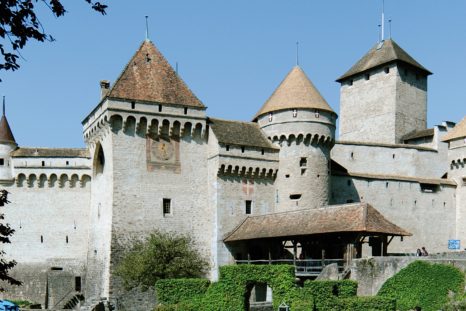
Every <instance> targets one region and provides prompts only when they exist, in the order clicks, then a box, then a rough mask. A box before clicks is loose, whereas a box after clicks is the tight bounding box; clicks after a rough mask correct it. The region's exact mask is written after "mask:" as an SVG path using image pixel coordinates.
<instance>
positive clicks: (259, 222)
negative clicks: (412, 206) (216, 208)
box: [224, 203, 412, 242]
mask: <svg viewBox="0 0 466 311" xmlns="http://www.w3.org/2000/svg"><path fill="white" fill-rule="evenodd" d="M350 232H355V233H362V234H374V235H375V234H383V235H392V236H410V235H412V234H411V233H409V232H407V231H406V230H404V229H402V228H400V227H398V226H397V225H395V224H393V223H392V222H390V221H388V220H387V219H386V218H385V217H384V216H383V215H382V214H381V213H379V212H378V211H377V210H376V209H375V208H374V207H372V206H371V205H370V204H368V203H352V204H343V205H331V206H327V207H324V208H318V209H305V210H298V211H290V212H283V213H275V214H268V215H261V216H253V217H247V218H246V219H245V220H244V221H243V223H241V224H240V225H239V226H238V227H236V229H235V230H233V232H231V233H230V234H228V235H227V236H226V237H225V239H224V242H235V241H243V240H253V239H266V238H278V237H293V236H306V235H318V234H329V233H350Z"/></svg>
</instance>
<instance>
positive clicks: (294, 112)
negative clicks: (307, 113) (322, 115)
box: [293, 109, 298, 118]
mask: <svg viewBox="0 0 466 311" xmlns="http://www.w3.org/2000/svg"><path fill="white" fill-rule="evenodd" d="M297 116H298V109H293V118H296V117H297Z"/></svg>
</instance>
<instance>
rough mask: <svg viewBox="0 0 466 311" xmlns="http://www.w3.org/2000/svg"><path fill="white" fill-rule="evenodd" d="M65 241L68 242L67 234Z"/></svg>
mask: <svg viewBox="0 0 466 311" xmlns="http://www.w3.org/2000/svg"><path fill="white" fill-rule="evenodd" d="M65 241H66V244H68V236H66V238H65Z"/></svg>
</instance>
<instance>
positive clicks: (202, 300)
mask: <svg viewBox="0 0 466 311" xmlns="http://www.w3.org/2000/svg"><path fill="white" fill-rule="evenodd" d="M185 281H186V282H185ZM197 281H198V280H164V281H159V282H157V284H156V291H157V294H158V295H159V296H160V297H161V299H160V300H159V301H161V302H162V303H166V304H167V305H165V304H162V305H159V306H158V307H157V308H156V309H155V310H156V311H178V310H180V311H181V310H183V311H220V310H221V311H244V310H247V309H246V308H247V304H248V299H249V296H250V292H251V289H252V288H253V286H254V285H255V284H258V283H265V284H267V285H268V286H270V288H271V289H272V297H273V306H274V310H277V309H278V306H279V305H280V304H281V303H282V302H286V303H287V304H288V305H289V306H291V310H292V311H349V310H352V311H353V310H364V311H366V310H369V311H371V310H378V311H394V310H395V301H394V299H391V298H385V297H356V292H357V288H358V284H357V283H356V282H354V281H350V280H343V281H306V282H305V283H304V287H303V288H299V287H297V285H296V283H295V277H294V268H293V266H288V265H233V266H223V267H220V279H219V281H218V282H216V283H212V284H210V286H209V287H208V289H207V291H206V292H205V294H204V295H202V294H201V293H199V294H198V293H196V292H195V290H194V289H193V288H192V287H193V286H195V284H196V282H197ZM189 282H191V283H189ZM206 284H207V283H203V285H205V286H207V285H206ZM203 285H199V287H201V286H203ZM177 290H179V291H180V292H181V293H178V292H177ZM163 291H164V292H163ZM200 292H202V290H201V291H200ZM168 303H171V304H168Z"/></svg>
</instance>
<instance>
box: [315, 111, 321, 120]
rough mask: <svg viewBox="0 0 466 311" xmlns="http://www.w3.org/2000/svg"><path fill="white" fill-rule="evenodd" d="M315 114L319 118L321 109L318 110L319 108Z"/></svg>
mask: <svg viewBox="0 0 466 311" xmlns="http://www.w3.org/2000/svg"><path fill="white" fill-rule="evenodd" d="M314 115H315V117H316V118H319V117H320V113H319V111H317V110H316V111H314Z"/></svg>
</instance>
